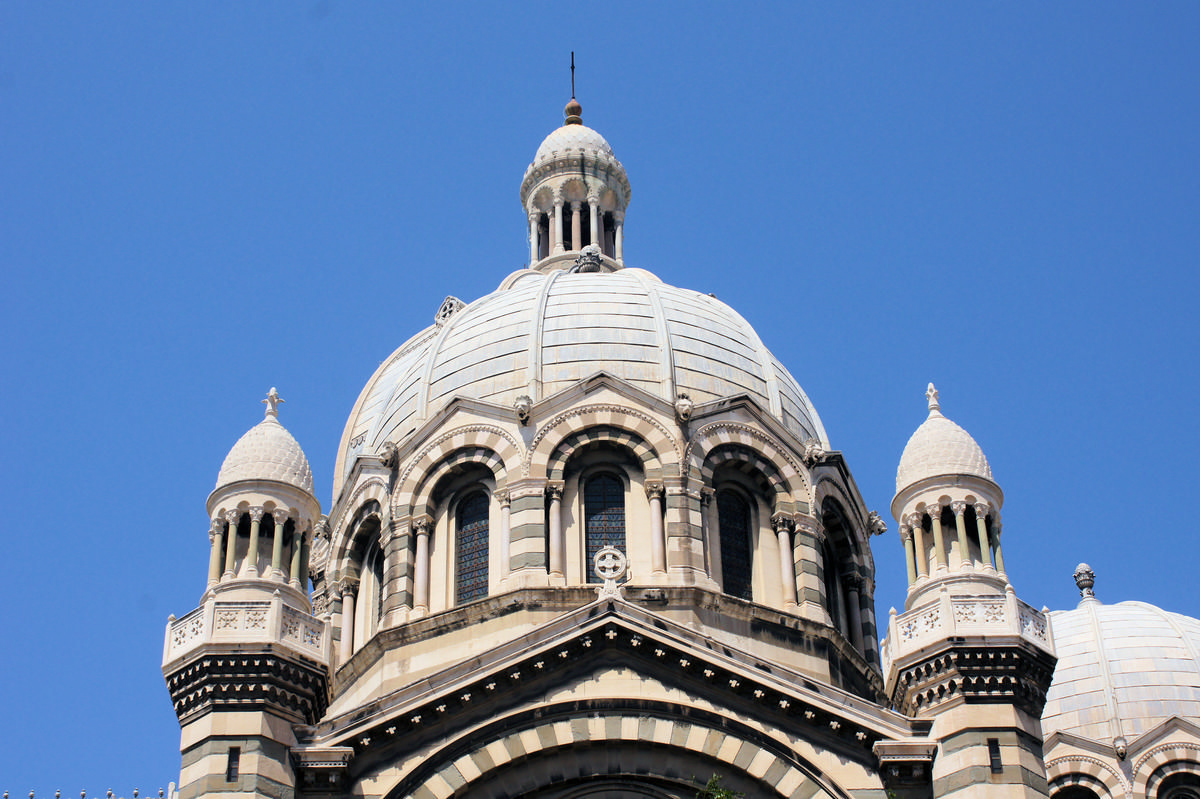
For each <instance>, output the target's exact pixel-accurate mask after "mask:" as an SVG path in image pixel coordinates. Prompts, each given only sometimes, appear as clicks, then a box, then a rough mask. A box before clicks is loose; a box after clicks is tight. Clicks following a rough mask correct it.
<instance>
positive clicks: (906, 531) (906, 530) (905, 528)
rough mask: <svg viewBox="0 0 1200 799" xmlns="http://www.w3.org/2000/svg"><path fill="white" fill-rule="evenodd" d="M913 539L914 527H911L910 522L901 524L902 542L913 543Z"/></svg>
mask: <svg viewBox="0 0 1200 799" xmlns="http://www.w3.org/2000/svg"><path fill="white" fill-rule="evenodd" d="M912 537H913V531H912V527H911V526H909V524H908V522H901V523H900V540H901V541H903V542H904V543H906V544H907V543H908V542H909V541H912Z"/></svg>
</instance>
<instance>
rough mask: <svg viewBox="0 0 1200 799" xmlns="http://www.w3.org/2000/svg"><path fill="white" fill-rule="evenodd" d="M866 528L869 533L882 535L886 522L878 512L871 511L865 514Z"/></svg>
mask: <svg viewBox="0 0 1200 799" xmlns="http://www.w3.org/2000/svg"><path fill="white" fill-rule="evenodd" d="M867 529H868V530H870V532H871V535H883V534H884V533H886V532H887V529H888V528H887V522H885V521H884V520H883V517H882V516H880V515H879V514H878V513H876V512H875V511H871V512H870V513H868V514H867Z"/></svg>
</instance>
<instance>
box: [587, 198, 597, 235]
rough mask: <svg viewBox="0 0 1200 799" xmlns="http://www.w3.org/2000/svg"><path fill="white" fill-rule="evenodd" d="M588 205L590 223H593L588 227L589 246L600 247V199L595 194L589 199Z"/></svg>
mask: <svg viewBox="0 0 1200 799" xmlns="http://www.w3.org/2000/svg"><path fill="white" fill-rule="evenodd" d="M587 203H588V222H590V223H591V224H590V225H589V227H588V244H595V245H596V246H600V221H599V217H600V214H599V211H600V198H599V197H597V196H596V195H594V194H593V195H591V196H589V197H588V199H587Z"/></svg>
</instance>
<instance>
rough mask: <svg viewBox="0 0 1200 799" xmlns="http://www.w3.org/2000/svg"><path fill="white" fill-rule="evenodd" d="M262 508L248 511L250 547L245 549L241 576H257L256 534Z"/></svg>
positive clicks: (260, 523) (260, 522)
mask: <svg viewBox="0 0 1200 799" xmlns="http://www.w3.org/2000/svg"><path fill="white" fill-rule="evenodd" d="M263 513H264V511H263V509H262V508H251V509H250V546H249V547H248V548H247V549H246V563H245V565H244V567H243V568H242V574H244V575H245V576H247V577H257V576H258V532H259V528H260V527H261V526H262V517H263Z"/></svg>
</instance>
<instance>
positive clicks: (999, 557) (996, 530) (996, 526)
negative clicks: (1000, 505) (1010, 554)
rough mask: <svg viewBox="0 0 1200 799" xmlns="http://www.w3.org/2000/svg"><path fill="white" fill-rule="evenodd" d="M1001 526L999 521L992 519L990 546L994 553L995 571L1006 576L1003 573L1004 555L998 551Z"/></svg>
mask: <svg viewBox="0 0 1200 799" xmlns="http://www.w3.org/2000/svg"><path fill="white" fill-rule="evenodd" d="M1001 529H1002V526H1001V524H1000V520H999V519H992V544H993V546H994V547H995V551H996V571H998V572H1001V573H1004V574H1007V573H1008V572H1005V571H1004V553H1003V552H1001V551H1000V531H1001Z"/></svg>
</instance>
